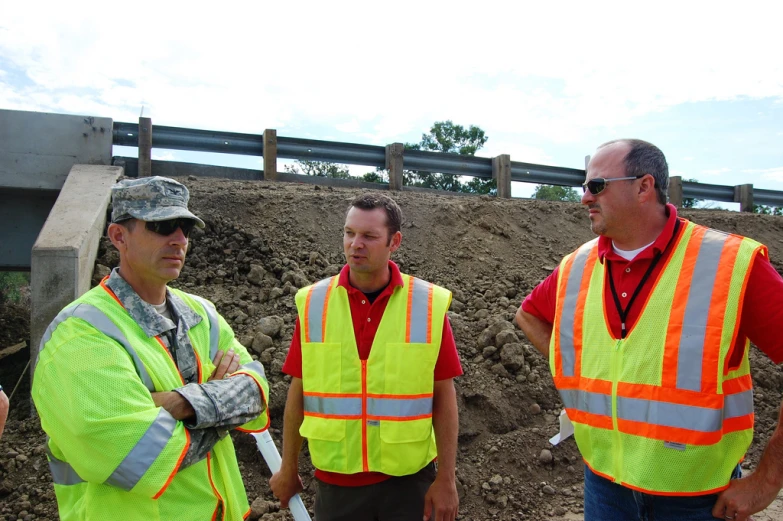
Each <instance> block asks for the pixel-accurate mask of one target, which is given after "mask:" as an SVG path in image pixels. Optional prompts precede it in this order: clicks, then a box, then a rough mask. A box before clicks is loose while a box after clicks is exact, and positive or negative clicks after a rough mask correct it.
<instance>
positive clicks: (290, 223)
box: [0, 177, 783, 521]
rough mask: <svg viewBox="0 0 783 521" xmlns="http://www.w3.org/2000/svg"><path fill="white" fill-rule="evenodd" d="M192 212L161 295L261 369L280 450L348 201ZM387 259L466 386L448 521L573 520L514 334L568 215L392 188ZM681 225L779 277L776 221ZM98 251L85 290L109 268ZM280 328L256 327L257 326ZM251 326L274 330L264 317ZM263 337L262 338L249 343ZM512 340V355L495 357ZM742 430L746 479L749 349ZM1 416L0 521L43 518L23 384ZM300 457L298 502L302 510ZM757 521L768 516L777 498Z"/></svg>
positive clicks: (539, 206)
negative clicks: (205, 315)
mask: <svg viewBox="0 0 783 521" xmlns="http://www.w3.org/2000/svg"><path fill="white" fill-rule="evenodd" d="M182 181H183V182H185V183H187V184H188V186H189V187H190V190H191V194H192V199H191V204H192V209H193V210H194V211H195V213H196V214H198V215H199V216H200V217H202V218H203V219H204V221H206V223H207V228H206V229H205V230H204V231H203V232H202V231H199V230H196V231H195V232H194V234H193V236H192V241H191V249H190V252H189V257H188V262H187V266H186V267H185V269H184V270H183V272H182V274H181V276H180V278H179V280H177V281H176V282H175V283H174V284H173V285H174V286H177V287H180V288H182V289H184V290H186V291H189V292H192V293H196V294H198V295H202V296H204V297H207V298H209V299H211V300H212V301H213V302H214V303H215V304H216V306H217V309H218V311H219V312H220V313H221V314H222V315H223V316H224V317H225V318H226V319H227V320H228V322H229V323H230V324H231V326H232V327H233V328H234V331H235V332H236V335H237V338H239V339H240V341H241V342H242V343H243V344H244V345H245V346H247V347H248V348H249V349H250V351H251V353H252V354H253V355H254V356H257V357H258V359H259V360H261V361H262V363H263V364H264V366H265V368H266V371H267V376H268V377H269V381H270V387H271V402H270V412H271V414H272V418H273V420H272V434H273V436H275V438H276V439H278V440H279V439H280V438H281V432H280V429H281V428H282V418H283V409H284V404H285V397H286V391H287V388H288V383H289V381H290V378H289V377H287V376H285V375H283V374H282V373H281V368H282V365H283V361H284V360H285V356H286V353H287V350H288V345H289V343H290V340H291V335H292V333H293V327H294V321H295V317H296V310H295V305H294V298H293V297H294V293H295V292H296V290H297V288H299V287H302V286H304V285H306V284H309V283H312V282H314V281H317V280H319V279H321V278H324V277H326V276H330V275H333V274H336V273H337V272H338V271H339V269H340V268H341V266H342V264H343V256H342V243H341V236H342V225H343V219H344V215H345V211H346V209H347V207H348V206H349V201H350V200H351V198H352V197H353V196H355V195H356V194H357V193H358V192H357V191H355V190H350V189H341V188H330V187H325V188H324V187H318V186H316V187H314V186H311V185H295V184H286V183H273V182H234V181H225V180H216V179H203V178H195V177H189V178H187V179H182ZM394 197H395V198H396V200H397V201H398V202H399V204H400V206H401V207H402V209H403V213H404V214H405V220H404V225H403V229H402V232H403V242H402V248H401V249H400V250H399V251H398V252H397V253H395V255H394V257H393V259H394V260H395V261H396V262H397V263H398V264H399V265H400V268H401V269H402V270H403V271H404V272H407V273H410V274H413V275H416V276H418V277H421V278H424V279H427V280H430V281H432V282H434V283H436V284H440V285H442V286H445V287H447V288H449V289H450V290H451V291H452V292H453V294H454V301H453V304H452V307H451V311H450V313H449V316H450V319H451V323H452V327H453V330H454V334H455V336H456V339H457V346H458V349H459V353H460V358H461V361H462V366H463V369H464V371H465V374H464V375H463V376H462V377H460V378H458V379H456V387H457V393H458V403H459V413H460V433H459V452H458V461H457V478H458V481H459V483H458V489H459V492H460V497H461V500H460V501H461V503H460V519H462V520H466V521H468V520H474V521H478V520H490V519H497V520H530V519H555V520H558V519H568V520H577V519H582V517H583V514H582V513H583V470H582V469H583V466H582V463H581V460H580V457H579V453H578V451H577V449H576V446H575V444H574V442H573V439H569V440H567V441H566V442H564V443H562V444H560V445H558V446H555V447H553V446H552V445H550V444H549V442H548V440H549V438H550V437H551V436H553V435H554V434H555V433H557V431H558V421H557V417H558V414H559V413H560V410H561V408H562V403H561V401H560V398H559V396H558V394H557V392H556V391H555V390H554V386H553V384H552V379H551V376H550V374H549V370H548V363H547V361H546V360H544V359H543V358H542V357H541V356H540V355H538V353H537V352H536V351H535V350H534V349H533V348H532V346H530V344H529V343H528V342H527V340H526V339H525V338H524V335H522V334H521V332H520V331H519V330H518V329H517V328H516V326H514V325H513V316H514V313H515V311H516V309H517V308H518V306H519V304H520V302H521V300H522V299H523V298H524V297H525V295H527V294H528V293H529V292H530V291H531V290H532V289H533V287H535V285H536V284H538V282H540V281H541V280H542V279H543V278H544V277H546V276H547V275H548V274H549V273H550V272H551V271H552V270H553V269H554V268H555V266H557V264H558V262H559V261H560V259H561V258H562V257H563V256H564V255H565V254H567V253H569V252H571V251H573V250H574V249H575V248H576V247H577V246H579V245H580V244H582V243H583V242H585V241H587V240H589V239H591V238H592V237H593V235H592V233H591V232H590V229H589V221H588V219H587V215H586V212H585V210H584V209H583V208H582V207H581V206H580V205H578V204H570V203H554V202H539V201H532V200H498V199H495V198H490V197H486V196H482V197H457V196H444V195H435V194H426V193H409V192H404V193H401V194H396V195H395V196H394ZM682 214H683V215H684V216H685V217H687V218H688V219H691V220H693V221H695V222H698V223H701V224H705V225H707V226H711V227H713V228H717V229H720V230H724V231H728V232H735V233H739V234H742V235H747V236H749V237H753V238H755V239H756V240H759V241H761V242H763V243H765V244H767V245H768V246H769V249H770V254H771V258H772V262H773V265H774V266H775V268H776V269H777V270H778V271H779V272H783V264H781V262H780V260H781V259H783V218H780V217H774V216H766V215H746V214H738V213H732V212H725V211H713V210H693V211H684V212H682ZM117 261H118V257H117V254H116V252H115V251H114V250H113V248H112V247H111V245H110V244H108V243H107V242H106V241H104V242H103V243H102V244H101V246H100V251H99V257H98V261H97V262H96V270H95V276H94V281H97V280H100V278H101V277H102V276H103V275H105V274H106V273H108V270H109V269H110V268H111V267H113V266H115V265H116V264H117ZM270 316H275V317H279V318H280V319H281V322H282V327H281V328H280V329H279V331H275V329H276V328H274V327H272V328H271V330H270V328H269V324H268V323H264V322H262V320H261V319H262V318H264V317H270ZM266 322H274V320H272V321H266ZM262 330H263V331H265V332H266V333H269V335H265V334H264V333H263V332H262ZM27 338H29V319H28V315H27V311H26V310H22V311H20V310H19V309H17V308H7V309H5V310H0V340H1V342H0V349H2V348H3V347H6V346H9V345H13V344H15V343H18V342H20V341H22V340H26V339H27ZM509 344H511V346H512V347H508V345H509ZM28 357H29V349H25V350H23V351H20V352H19V353H17V354H15V355H13V356H9V357H7V358H6V359H3V360H2V361H0V382H2V383H3V384H4V385H5V386H6V388H8V387H11V386H12V385H13V383H15V382H16V381H17V379H18V378H19V377H20V375H21V374H22V370H23V368H24V364H25V363H26V361H27V359H28ZM751 363H752V366H753V380H754V384H755V390H756V394H755V398H754V399H755V407H756V434H755V437H754V441H753V445H752V447H751V449H750V451H749V453H748V457H747V459H746V461H745V463H744V464H743V465H744V466H745V467H746V468H747V469H752V468H753V467H754V465H756V464H757V462H758V459H759V457H760V455H761V452H762V450H763V447H764V446H765V445H766V442H767V440H768V438H769V436H770V435H771V433H772V432H773V430H774V429H775V426H776V424H777V413H778V409H779V407H780V403H781V393H782V391H783V371H782V370H781V368H780V367H777V366H775V365H774V364H772V363H771V362H770V361H769V359H767V357H766V356H764V355H763V354H762V353H760V352H759V351H758V350H756V349H755V348H753V351H752V353H751ZM11 405H12V412H11V418H10V419H9V422H8V425H7V427H6V433H5V436H4V437H3V439H2V440H1V441H0V521H8V520H17V519H24V520H29V519H36V520H44V519H49V520H51V519H57V512H56V505H55V501H54V494H53V489H52V485H51V477H50V475H49V472H48V468H47V464H46V456H45V455H44V450H43V447H44V440H45V437H44V434H43V432H42V431H41V429H40V425H39V423H38V421H37V419H35V418H27V417H26V413H27V412H28V411H29V407H30V401H29V378H28V377H24V378H23V379H22V385H21V386H20V389H19V391H17V396H16V397H15V398H14V401H13V403H12V404H11ZM233 436H234V441H235V445H236V447H237V453H238V457H239V461H240V467H241V469H242V474H243V477H244V481H245V485H246V487H247V491H248V497H249V498H250V501H251V502H253V504H254V505H253V506H254V512H253V514H252V516H251V518H254V519H255V518H260V519H263V520H270V519H290V517H288V514H287V512H282V511H279V508H278V504H277V503H276V502H275V501H274V498H273V496H272V494H271V491H270V489H269V485H268V477H269V472H268V470H267V469H266V466H265V464H264V462H263V459H262V458H261V456H260V455H259V454H258V452H257V451H256V449H255V445H254V443H253V440H252V438H251V437H250V436H247V435H241V434H237V433H235V434H234V435H233ZM308 460H309V458H308V456H307V454H306V452H305V454H303V457H302V458H301V461H302V463H301V469H300V470H301V475H302V476H303V479H304V482H305V485H306V489H305V491H304V493H303V496H304V500H305V503H306V504H307V505H312V504H313V499H314V495H313V491H314V483H313V479H312V467H311V466H310V464H309V462H308ZM756 519H761V520H765V519H768V520H773V519H775V520H780V519H783V497H781V498H779V499H778V500H777V501H776V503H774V504H773V505H772V506H771V507H770V508H769V509H768V510H767V511H766V512H765V513H762V514H759V515H757V516H756Z"/></svg>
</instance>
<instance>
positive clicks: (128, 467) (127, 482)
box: [105, 409, 177, 491]
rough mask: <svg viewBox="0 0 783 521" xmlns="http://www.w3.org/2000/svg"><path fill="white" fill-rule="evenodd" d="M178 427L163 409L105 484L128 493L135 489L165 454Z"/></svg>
mask: <svg viewBox="0 0 783 521" xmlns="http://www.w3.org/2000/svg"><path fill="white" fill-rule="evenodd" d="M176 426H177V420H175V419H174V417H173V416H172V415H171V414H169V413H168V411H166V409H161V410H160V412H159V413H158V417H157V418H155V421H154V422H152V425H150V426H149V428H148V429H147V432H145V433H144V435H143V436H142V437H141V439H140V440H139V441H138V442H137V443H136V445H135V446H134V447H133V448H132V449H131V451H130V452H129V453H128V454H127V455H126V456H125V459H123V460H122V463H120V464H119V466H118V467H117V468H116V469H114V472H112V475H111V476H109V478H108V479H107V480H106V483H105V484H107V485H112V486H114V487H118V488H121V489H123V490H128V491H129V490H131V489H132V488H133V487H135V486H136V484H137V483H138V482H139V480H141V478H142V477H143V476H144V474H145V473H146V472H147V470H149V468H150V467H151V466H152V464H153V463H155V460H156V459H157V457H158V455H159V454H160V453H161V452H163V449H164V448H165V447H166V444H167V443H168V442H169V440H170V439H171V436H172V435H173V434H174V428H175V427H176Z"/></svg>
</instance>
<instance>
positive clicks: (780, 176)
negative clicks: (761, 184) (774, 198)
mask: <svg viewBox="0 0 783 521" xmlns="http://www.w3.org/2000/svg"><path fill="white" fill-rule="evenodd" d="M742 173H744V174H755V175H759V174H760V175H761V177H762V179H769V180H770V181H776V182H779V183H783V166H779V167H775V168H761V169H747V170H743V171H742Z"/></svg>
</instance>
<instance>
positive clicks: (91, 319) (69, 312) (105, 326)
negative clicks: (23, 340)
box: [41, 303, 155, 392]
mask: <svg viewBox="0 0 783 521" xmlns="http://www.w3.org/2000/svg"><path fill="white" fill-rule="evenodd" d="M71 317H75V318H80V319H82V320H84V321H85V322H87V323H88V324H90V325H91V326H92V327H94V328H95V329H97V330H98V331H100V332H101V333H103V334H104V335H106V336H107V337H109V338H111V339H112V340H114V341H116V342H119V343H120V344H121V345H122V346H123V347H124V348H125V350H126V351H127V352H128V354H129V355H130V356H131V358H132V359H133V365H135V366H136V372H137V373H138V375H139V378H141V381H142V382H143V383H144V386H145V387H146V388H147V389H149V391H150V392H154V391H155V385H154V384H153V383H152V378H151V377H150V375H149V373H148V372H147V368H146V367H145V366H144V364H143V363H142V361H141V358H139V355H138V354H137V353H136V350H135V349H133V347H132V346H131V345H130V342H128V339H127V338H125V335H124V334H122V331H120V328H118V327H117V325H116V324H115V323H114V322H112V321H111V319H110V318H109V317H107V316H106V314H105V313H104V312H103V311H101V310H100V309H98V308H96V307H95V306H93V305H91V304H85V303H80V304H76V305H75V306H71V307H68V308H65V309H64V310H62V311H61V312H60V313H59V314H58V315H57V316H56V317H55V319H54V320H53V321H52V323H51V324H50V325H49V327H48V328H47V329H46V333H45V334H44V337H43V338H42V339H41V349H43V347H44V345H45V344H46V343H47V342H48V341H49V340H50V339H51V338H52V335H53V334H54V330H55V329H56V328H57V326H58V325H60V324H61V323H62V322H64V321H65V320H67V319H69V318H71Z"/></svg>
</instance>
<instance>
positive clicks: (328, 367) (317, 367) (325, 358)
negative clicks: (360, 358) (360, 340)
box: [302, 342, 342, 392]
mask: <svg viewBox="0 0 783 521" xmlns="http://www.w3.org/2000/svg"><path fill="white" fill-rule="evenodd" d="M341 374H342V345H341V344H340V343H339V342H328V343H327V342H310V343H303V344H302V383H303V385H304V390H305V392H308V391H319V392H339V389H341V387H340V382H341Z"/></svg>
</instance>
